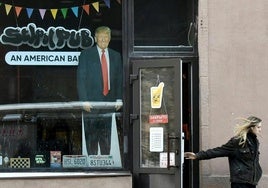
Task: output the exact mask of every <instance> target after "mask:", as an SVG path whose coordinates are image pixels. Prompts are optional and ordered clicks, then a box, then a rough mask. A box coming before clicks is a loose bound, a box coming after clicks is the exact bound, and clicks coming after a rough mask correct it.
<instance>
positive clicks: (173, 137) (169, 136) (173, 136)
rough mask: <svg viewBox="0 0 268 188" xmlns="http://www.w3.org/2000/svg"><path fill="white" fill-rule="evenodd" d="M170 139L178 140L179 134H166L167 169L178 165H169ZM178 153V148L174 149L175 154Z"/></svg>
mask: <svg viewBox="0 0 268 188" xmlns="http://www.w3.org/2000/svg"><path fill="white" fill-rule="evenodd" d="M171 140H179V136H176V135H170V134H169V133H168V135H167V142H168V143H167V169H168V170H169V169H170V168H171V167H178V166H176V165H175V166H171V165H170V141H171ZM177 154H178V150H176V152H175V155H177Z"/></svg>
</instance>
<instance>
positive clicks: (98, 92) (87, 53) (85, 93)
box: [77, 46, 123, 102]
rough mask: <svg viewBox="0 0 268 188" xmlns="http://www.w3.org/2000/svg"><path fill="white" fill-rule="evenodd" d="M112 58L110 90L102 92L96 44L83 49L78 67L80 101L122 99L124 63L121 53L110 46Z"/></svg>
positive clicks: (109, 50)
mask: <svg viewBox="0 0 268 188" xmlns="http://www.w3.org/2000/svg"><path fill="white" fill-rule="evenodd" d="M108 52H109V60H110V91H109V93H108V95H106V96H104V95H103V94H102V90H103V82H102V73H101V63H100V57H99V53H98V49H97V47H96V46H94V47H92V48H89V49H86V50H83V51H81V54H80V56H79V64H78V69H77V89H78V96H79V100H80V101H111V102H112V101H116V100H117V99H122V92H123V91H122V82H123V81H122V77H123V71H122V70H123V65H122V60H121V55H120V53H118V52H116V51H115V50H112V49H110V48H108Z"/></svg>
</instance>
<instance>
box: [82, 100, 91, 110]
mask: <svg viewBox="0 0 268 188" xmlns="http://www.w3.org/2000/svg"><path fill="white" fill-rule="evenodd" d="M91 108H92V106H91V105H90V103H89V102H84V103H83V109H84V110H85V111H87V112H90V109H91Z"/></svg>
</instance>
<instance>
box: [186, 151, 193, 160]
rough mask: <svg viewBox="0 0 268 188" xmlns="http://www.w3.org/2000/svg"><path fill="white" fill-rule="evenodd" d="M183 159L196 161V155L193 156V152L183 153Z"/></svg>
mask: <svg viewBox="0 0 268 188" xmlns="http://www.w3.org/2000/svg"><path fill="white" fill-rule="evenodd" d="M184 157H185V158H186V159H196V155H195V153H193V152H185V153H184Z"/></svg>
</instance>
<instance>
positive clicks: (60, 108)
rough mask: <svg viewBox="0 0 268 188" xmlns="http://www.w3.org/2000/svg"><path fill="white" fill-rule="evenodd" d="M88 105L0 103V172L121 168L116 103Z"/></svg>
mask: <svg viewBox="0 0 268 188" xmlns="http://www.w3.org/2000/svg"><path fill="white" fill-rule="evenodd" d="M92 105H93V106H94V108H95V110H94V108H93V109H92V111H91V112H90V113H85V112H83V111H82V106H84V104H83V103H82V102H70V103H38V104H27V105H20V104H18V105H1V106H0V118H1V121H0V170H7V169H14V170H17V169H24V170H27V169H32V170H33V169H40V170H42V169H44V170H45V169H46V170H49V169H53V170H57V171H59V170H64V169H77V168H85V169H87V168H96V167H97V168H105V169H107V168H114V167H115V168H118V167H120V168H121V167H122V158H121V154H122V153H121V152H122V149H123V148H120V146H122V134H121V133H122V114H121V113H119V112H116V111H115V110H114V109H115V102H114V103H113V102H112V103H109V102H95V103H94V102H93V103H92ZM121 105H122V104H121ZM13 107H16V108H17V109H21V110H16V109H14V110H10V109H11V108H13ZM35 107H36V109H35V110H34V111H32V109H34V108H35ZM79 108H81V109H79ZM4 109H9V110H4ZM83 120H84V121H83ZM85 121H91V123H92V124H93V123H95V124H96V122H97V124H98V127H97V129H96V128H95V129H94V127H93V128H89V127H86V124H85V123H84V122H85ZM101 126H102V127H101ZM93 129H94V130H93ZM98 132H100V133H101V134H102V136H101V137H96V135H97V134H98ZM103 148H105V149H107V152H106V153H104V152H103V151H104V149H103ZM89 150H96V152H93V153H90V152H89ZM1 158H2V160H1Z"/></svg>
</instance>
